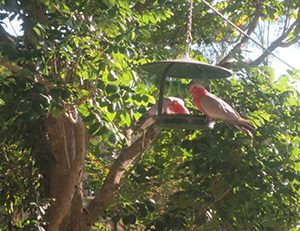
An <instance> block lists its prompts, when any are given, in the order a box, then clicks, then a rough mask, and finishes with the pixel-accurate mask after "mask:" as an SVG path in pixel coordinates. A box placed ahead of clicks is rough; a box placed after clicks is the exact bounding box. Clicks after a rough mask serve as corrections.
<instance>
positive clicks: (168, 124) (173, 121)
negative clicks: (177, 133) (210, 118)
mask: <svg viewBox="0 0 300 231" xmlns="http://www.w3.org/2000/svg"><path fill="white" fill-rule="evenodd" d="M155 120H156V125H157V126H158V127H161V128H168V129H174V128H177V129H188V130H199V129H212V128H213V122H207V119H206V118H204V117H202V116H199V115H167V114H161V115H160V116H156V117H155Z"/></svg>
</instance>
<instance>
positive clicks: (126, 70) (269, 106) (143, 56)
mask: <svg viewBox="0 0 300 231" xmlns="http://www.w3.org/2000/svg"><path fill="white" fill-rule="evenodd" d="M187 6H188V5H187V1H182V0H176V1H172V0H170V1H166V0H143V1H138V0H135V1H127V0H105V1H96V0H93V1H67V0H66V1H31V0H26V1H17V0H9V1H4V0H2V1H1V0H0V8H1V9H2V10H1V11H0V19H1V20H2V19H5V18H9V19H10V20H13V19H19V20H20V22H21V26H22V30H23V33H24V34H22V35H19V36H13V35H9V34H8V33H7V32H6V31H5V30H4V23H3V22H1V24H0V126H1V130H0V137H1V139H0V192H1V197H0V217H1V219H0V229H7V230H13V229H22V228H23V229H36V228H39V229H40V230H43V229H44V228H45V227H46V224H47V209H48V208H49V206H51V201H52V198H48V196H47V195H48V194H47V191H48V190H49V187H50V184H49V179H48V175H47V174H48V173H49V172H51V166H52V164H53V163H54V162H55V160H54V159H53V157H52V155H51V153H50V150H49V149H47V148H45V147H46V143H47V142H48V141H49V137H48V136H47V134H46V133H45V130H46V127H47V123H45V121H46V120H47V118H49V117H53V118H60V116H62V115H63V114H64V113H66V112H70V111H73V110H75V111H78V112H79V114H80V117H81V118H82V119H83V121H84V123H85V126H86V128H87V130H88V133H89V136H88V137H87V138H86V139H87V155H86V158H85V166H84V168H85V172H86V175H85V177H84V182H83V187H84V190H83V191H84V193H85V194H84V205H85V204H88V203H89V202H90V198H91V197H92V196H93V195H94V194H97V193H98V192H99V191H100V190H101V187H102V185H103V182H104V181H105V178H106V176H107V174H108V172H109V171H110V168H111V166H112V164H113V163H114V161H115V159H116V158H117V157H118V156H119V154H120V152H121V150H123V149H124V148H125V147H127V146H128V144H129V143H130V138H131V137H129V136H128V130H129V129H134V126H135V122H136V121H137V120H138V118H139V117H140V116H141V115H142V114H143V113H144V112H145V111H146V109H147V106H149V104H153V103H155V101H156V99H157V98H158V79H157V77H156V76H153V75H150V74H148V73H145V72H143V71H142V70H140V69H139V65H140V64H143V63H146V62H151V61H155V60H162V59H170V58H177V57H180V56H181V55H182V54H183V51H184V49H185V45H184V39H185V30H186V29H185V28H186V12H187ZM215 7H216V8H217V9H218V10H219V11H221V12H222V13H223V14H224V15H225V16H226V17H228V18H229V19H230V20H231V21H233V22H234V23H235V25H237V26H239V27H240V28H242V29H243V30H245V31H247V33H248V34H249V35H252V34H253V33H254V32H255V31H256V30H258V29H257V28H258V27H259V24H260V23H263V22H270V23H276V25H277V24H278V25H281V26H282V28H283V31H282V33H281V34H279V35H278V38H277V39H275V40H274V42H270V44H267V46H269V50H270V51H273V50H274V49H275V48H276V47H280V46H281V47H284V46H289V45H292V44H295V43H297V42H298V43H299V41H298V40H299V33H300V30H299V28H300V13H299V12H300V9H299V8H300V3H299V1H279V0H268V1H259V0H257V1H256V0H253V1H247V2H242V1H217V3H215ZM262 38H264V35H262ZM256 39H257V38H256ZM193 43H194V45H193V46H192V51H191V56H192V57H193V58H195V59H197V60H202V61H206V62H209V63H220V64H223V65H225V63H226V65H227V64H228V62H230V64H231V65H230V66H231V67H233V70H234V71H235V73H234V75H233V77H232V78H229V79H226V80H218V81H211V88H212V91H213V92H214V93H215V94H216V95H218V96H220V97H221V98H223V99H224V100H226V101H227V102H229V103H230V104H231V105H233V106H234V107H235V108H236V109H237V111H239V112H240V113H241V114H242V115H243V117H246V118H249V119H250V120H251V121H252V122H253V123H254V124H255V125H256V127H257V132H256V133H255V137H254V139H249V138H248V137H245V135H244V134H242V133H241V132H239V131H237V130H236V129H235V128H234V127H231V126H229V125H226V124H224V123H221V122H218V123H217V124H216V126H215V128H214V129H213V130H202V131H188V130H164V131H162V132H161V133H160V135H159V138H158V139H157V140H156V141H155V142H154V143H153V144H152V146H151V148H150V149H149V150H148V151H147V152H146V153H145V155H144V156H143V159H141V158H140V159H137V160H136V161H135V162H134V164H133V165H132V166H131V168H129V169H126V174H125V177H124V178H123V180H122V182H121V183H122V184H121V186H122V187H121V189H120V191H119V193H118V194H117V195H115V198H114V200H113V203H110V205H109V208H108V209H106V208H105V209H106V211H105V212H104V213H103V214H101V217H100V219H99V221H98V222H97V223H96V224H94V228H95V229H100V230H105V229H107V230H109V229H111V228H112V227H115V228H116V227H119V226H122V227H123V228H124V229H132V230H136V229H138V228H141V229H152V230H274V229H275V228H276V229H278V230H290V229H292V228H294V229H295V230H296V228H297V225H298V224H299V215H300V214H299V212H300V211H299V202H300V201H299V200H300V191H299V190H300V185H299V184H300V172H299V171H300V165H299V154H300V135H299V134H300V133H299V132H300V119H299V118H300V101H299V89H298V90H297V88H296V87H295V86H296V85H297V83H298V84H299V81H300V75H299V73H298V72H296V71H294V70H291V71H289V72H288V73H287V74H286V75H283V76H281V77H279V78H278V79H275V77H274V71H273V70H272V69H271V68H270V67H269V66H268V63H267V62H265V63H263V62H264V61H265V58H266V57H267V56H268V52H265V51H262V55H258V57H257V59H254V60H250V61H249V60H247V54H246V53H245V52H243V51H242V47H243V45H247V46H248V47H250V49H251V48H252V49H254V48H253V44H251V43H250V41H249V39H248V38H247V37H243V36H240V35H239V34H238V33H237V31H236V30H235V29H233V28H232V27H231V26H230V25H228V24H227V23H226V22H224V21H223V20H221V19H220V18H218V17H217V16H216V14H215V13H213V12H212V11H211V10H209V9H208V8H207V6H206V5H205V4H204V3H202V2H201V1H195V3H194V15H193ZM264 45H265V44H264ZM186 88H187V82H184V81H183V82H180V83H170V87H169V88H168V90H167V94H169V95H174V96H178V97H184V98H185V101H186V104H187V105H188V106H189V107H190V108H192V110H193V112H194V113H198V112H197V111H196V110H195V108H193V107H192V104H191V97H190V95H188V93H187V91H186ZM199 116H200V115H199ZM139 136H141V134H139V133H137V132H135V131H134V132H133V135H132V139H133V141H134V140H136V139H137V137H139Z"/></svg>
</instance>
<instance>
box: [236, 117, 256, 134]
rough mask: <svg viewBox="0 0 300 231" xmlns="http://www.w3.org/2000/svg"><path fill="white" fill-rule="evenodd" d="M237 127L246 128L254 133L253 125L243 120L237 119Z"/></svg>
mask: <svg viewBox="0 0 300 231" xmlns="http://www.w3.org/2000/svg"><path fill="white" fill-rule="evenodd" d="M237 125H238V126H241V127H244V128H247V129H248V130H250V131H251V132H255V130H256V128H255V127H254V125H253V124H252V123H251V122H250V121H249V120H245V119H243V118H239V119H238V123H237Z"/></svg>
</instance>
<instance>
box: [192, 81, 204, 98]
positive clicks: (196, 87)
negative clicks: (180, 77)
mask: <svg viewBox="0 0 300 231" xmlns="http://www.w3.org/2000/svg"><path fill="white" fill-rule="evenodd" d="M189 91H190V93H191V94H192V95H193V96H194V97H195V96H199V95H204V94H206V93H207V90H206V89H205V88H204V87H203V86H202V85H201V84H200V83H196V82H195V81H192V82H191V83H190V85H189Z"/></svg>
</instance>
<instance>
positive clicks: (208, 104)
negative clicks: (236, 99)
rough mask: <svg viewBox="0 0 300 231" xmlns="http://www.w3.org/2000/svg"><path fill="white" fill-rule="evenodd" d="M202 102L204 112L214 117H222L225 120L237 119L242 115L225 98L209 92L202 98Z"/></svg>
mask: <svg viewBox="0 0 300 231" xmlns="http://www.w3.org/2000/svg"><path fill="white" fill-rule="evenodd" d="M200 104H201V106H202V108H203V110H204V113H205V114H207V115H208V117H210V118H212V119H221V120H224V121H236V120H237V119H239V118H240V115H239V114H238V113H237V112H236V111H235V110H234V109H233V108H232V107H231V106H230V105H229V104H227V103H226V102H225V101H224V100H222V99H220V98H219V97H217V96H215V95H212V94H209V95H206V96H204V97H203V98H201V99H200Z"/></svg>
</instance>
